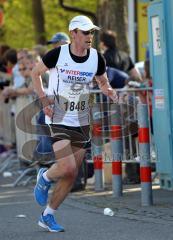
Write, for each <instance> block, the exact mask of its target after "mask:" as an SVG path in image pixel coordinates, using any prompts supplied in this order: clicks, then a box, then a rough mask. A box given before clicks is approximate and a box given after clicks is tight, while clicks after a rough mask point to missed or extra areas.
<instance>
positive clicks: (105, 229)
mask: <svg viewBox="0 0 173 240" xmlns="http://www.w3.org/2000/svg"><path fill="white" fill-rule="evenodd" d="M32 188H33V187H31V186H30V187H27V188H24V187H17V188H8V187H0V239H2V240H44V239H46V240H91V239H94V240H106V239H109V240H114V239H116V240H131V239H133V240H146V239H147V240H156V239H157V240H165V239H166V240H172V239H173V230H172V219H171V220H170V222H169V221H168V222H167V223H168V224H163V222H159V221H156V222H154V221H151V222H148V221H147V220H146V221H145V219H143V220H140V218H136V219H135V218H134V215H133V214H132V215H131V217H130V215H127V214H126V212H125V213H124V215H121V214H119V215H118V214H117V215H116V214H115V215H114V216H113V217H107V216H104V215H103V213H102V211H103V208H102V207H98V206H97V205H96V204H94V201H92V197H93V198H94V196H92V194H90V195H89V196H88V195H87V197H86V196H85V194H71V195H70V196H69V198H68V199H67V200H66V201H65V202H64V204H63V205H62V206H61V208H60V209H59V210H58V212H57V214H56V216H57V218H58V219H59V222H60V224H62V225H63V226H64V227H65V229H66V232H64V233H49V232H46V231H44V230H43V229H41V228H39V226H37V219H38V217H39V215H40V213H41V211H42V209H41V208H40V207H38V206H37V204H36V203H35V202H34V200H33V196H32ZM85 197H86V198H85ZM89 198H90V201H89ZM100 199H101V198H100ZM100 206H102V205H101V204H100ZM114 210H116V209H114ZM21 214H22V215H25V217H19V216H18V215H21ZM170 214H171V213H170ZM172 215H173V212H172ZM126 216H128V217H126Z"/></svg>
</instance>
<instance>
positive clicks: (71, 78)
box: [46, 44, 98, 127]
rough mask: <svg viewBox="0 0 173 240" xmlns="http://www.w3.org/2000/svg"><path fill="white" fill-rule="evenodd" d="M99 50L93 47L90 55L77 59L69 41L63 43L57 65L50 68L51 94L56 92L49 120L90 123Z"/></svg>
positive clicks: (71, 124) (66, 123) (68, 124)
mask: <svg viewBox="0 0 173 240" xmlns="http://www.w3.org/2000/svg"><path fill="white" fill-rule="evenodd" d="M97 67H98V54H97V51H96V49H93V48H91V49H90V54H89V57H88V59H87V60H86V61H85V62H83V63H77V62H75V61H74V60H73V59H72V58H71V56H70V52H69V45H68V44H66V45H63V46H61V50H60V55H59V58H58V61H57V64H56V67H55V68H53V69H50V75H49V87H48V95H49V96H50V95H51V96H54V99H55V105H54V106H53V108H54V114H53V118H52V119H51V122H50V119H49V118H48V117H47V116H46V123H53V124H62V125H66V126H73V127H78V126H85V125H88V124H89V116H88V114H89V105H88V101H89V90H90V88H91V82H92V80H93V77H94V76H95V74H96V72H97Z"/></svg>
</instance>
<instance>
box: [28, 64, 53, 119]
mask: <svg viewBox="0 0 173 240" xmlns="http://www.w3.org/2000/svg"><path fill="white" fill-rule="evenodd" d="M47 70H48V68H47V67H46V66H45V64H44V63H43V62H42V61H41V62H39V63H38V64H37V65H36V66H35V67H34V68H33V70H32V74H31V76H32V82H33V87H34V90H35V92H36V93H37V95H38V97H39V99H40V100H41V102H42V105H43V110H44V113H45V115H47V116H49V117H50V118H51V117H52V115H53V110H52V107H51V104H53V103H54V100H53V99H49V98H47V96H46V93H45V91H44V88H43V83H42V78H41V75H42V74H43V73H45V72H46V71H47Z"/></svg>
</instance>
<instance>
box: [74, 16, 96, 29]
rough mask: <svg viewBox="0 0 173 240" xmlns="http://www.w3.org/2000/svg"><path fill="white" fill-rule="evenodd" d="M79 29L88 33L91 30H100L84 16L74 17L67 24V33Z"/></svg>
mask: <svg viewBox="0 0 173 240" xmlns="http://www.w3.org/2000/svg"><path fill="white" fill-rule="evenodd" d="M74 29H80V30H82V31H89V30H91V29H96V30H100V28H99V27H98V26H96V25H94V24H93V22H92V21H91V20H90V19H89V18H88V17H86V16H82V15H81V16H76V17H74V18H72V20H71V21H70V24H69V31H72V30H74Z"/></svg>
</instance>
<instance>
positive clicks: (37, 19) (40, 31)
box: [32, 0, 46, 44]
mask: <svg viewBox="0 0 173 240" xmlns="http://www.w3.org/2000/svg"><path fill="white" fill-rule="evenodd" d="M32 13H33V24H34V27H35V41H36V43H37V44H45V43H46V38H45V28H44V11H43V7H42V0H32Z"/></svg>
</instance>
